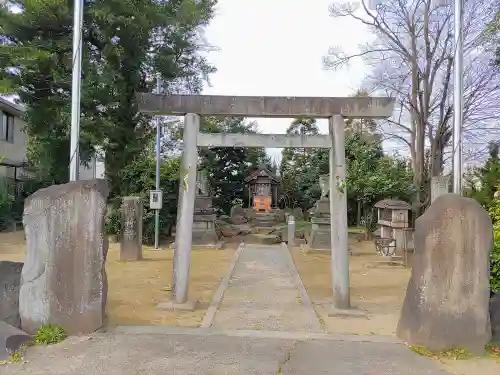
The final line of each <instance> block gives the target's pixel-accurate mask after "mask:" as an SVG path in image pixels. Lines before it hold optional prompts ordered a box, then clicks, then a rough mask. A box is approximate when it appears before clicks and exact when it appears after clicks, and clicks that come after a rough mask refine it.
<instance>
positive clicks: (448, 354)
mask: <svg viewBox="0 0 500 375" xmlns="http://www.w3.org/2000/svg"><path fill="white" fill-rule="evenodd" d="M409 348H410V350H411V351H412V352H414V353H416V354H418V355H421V356H424V357H431V358H436V359H453V360H462V359H467V358H470V357H472V354H471V353H470V352H469V351H468V350H467V349H464V348H449V349H445V350H442V351H439V352H435V351H432V350H429V349H427V348H424V347H421V346H409Z"/></svg>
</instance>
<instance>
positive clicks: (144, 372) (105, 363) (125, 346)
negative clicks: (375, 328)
mask: <svg viewBox="0 0 500 375" xmlns="http://www.w3.org/2000/svg"><path fill="white" fill-rule="evenodd" d="M137 328H139V327H137ZM149 328H151V327H149ZM147 330H148V329H146V331H147ZM137 331H138V332H137V334H127V333H123V332H121V333H120V332H113V333H111V332H110V333H103V334H96V335H93V336H92V337H72V338H70V339H68V340H66V341H64V342H62V343H60V344H57V345H53V346H48V347H43V346H41V347H34V348H31V349H30V350H29V352H28V354H27V356H26V360H27V362H26V363H23V364H14V365H7V366H0V374H2V375H46V374H50V375H95V374H110V375H111V374H113V375H114V374H116V375H153V374H154V375H156V374H175V375H232V374H245V375H274V374H276V375H278V374H279V375H292V374H297V375H309V374H311V375H316V374H332V375H348V374H349V375H362V374H370V375H389V374H390V375H450V374H449V373H448V372H446V371H444V370H441V369H440V368H439V367H438V366H437V364H436V363H435V362H433V361H432V360H431V359H429V358H425V357H420V356H418V355H416V354H414V353H413V352H411V351H410V350H409V349H408V348H406V347H405V346H404V345H403V344H394V343H383V342H376V343H375V342H366V341H365V342H363V341H357V340H356V339H354V341H350V340H349V337H347V336H346V337H345V339H344V340H342V341H339V340H322V339H319V340H318V339H315V340H302V339H297V338H296V339H291V338H280V337H275V338H256V337H253V336H255V335H251V334H250V335H248V336H243V335H241V336H239V337H238V336H228V335H224V334H222V333H219V334H214V333H210V332H207V331H206V330H202V329H194V330H192V331H191V332H190V333H189V332H187V331H186V330H184V332H183V334H175V333H173V334H161V333H141V332H140V329H137ZM275 333H276V336H279V335H278V334H279V332H275Z"/></svg>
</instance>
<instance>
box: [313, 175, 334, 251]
mask: <svg viewBox="0 0 500 375" xmlns="http://www.w3.org/2000/svg"><path fill="white" fill-rule="evenodd" d="M319 186H320V187H321V198H320V199H319V200H318V201H317V202H316V204H315V205H314V208H313V210H312V213H311V234H310V237H309V241H308V249H309V250H327V251H330V249H331V248H332V246H331V224H330V198H329V195H330V194H329V193H330V184H329V175H322V176H320V178H319Z"/></svg>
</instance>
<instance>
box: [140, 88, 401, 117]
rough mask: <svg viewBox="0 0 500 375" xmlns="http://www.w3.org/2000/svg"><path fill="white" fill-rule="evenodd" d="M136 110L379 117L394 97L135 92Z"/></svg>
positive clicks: (387, 111) (388, 110)
mask: <svg viewBox="0 0 500 375" xmlns="http://www.w3.org/2000/svg"><path fill="white" fill-rule="evenodd" d="M137 101H138V105H139V111H141V112H143V113H150V114H157V115H160V114H163V115H167V114H168V115H174V116H184V115H185V114H187V113H195V114H198V115H201V116H212V115H213V116H237V117H316V118H330V117H332V116H334V115H342V116H344V117H345V118H373V119H377V118H378V119H382V118H387V117H390V116H391V115H392V112H393V110H394V99H392V98H387V97H379V98H371V97H364V98H359V97H340V98H332V97H330V98H321V97H296V96H294V97H279V96H222V95H154V94H148V93H138V94H137Z"/></svg>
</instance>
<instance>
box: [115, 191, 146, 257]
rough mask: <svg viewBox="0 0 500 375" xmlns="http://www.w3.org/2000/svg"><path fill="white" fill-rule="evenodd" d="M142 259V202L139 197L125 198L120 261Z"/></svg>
mask: <svg viewBox="0 0 500 375" xmlns="http://www.w3.org/2000/svg"><path fill="white" fill-rule="evenodd" d="M140 259H142V202H141V199H140V198H139V197H123V203H122V233H121V241H120V260H140Z"/></svg>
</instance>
